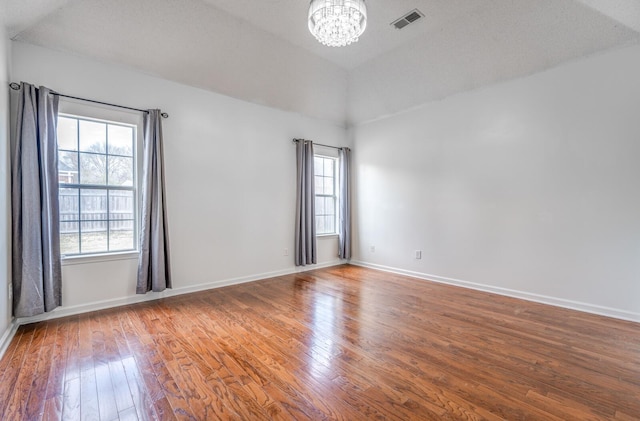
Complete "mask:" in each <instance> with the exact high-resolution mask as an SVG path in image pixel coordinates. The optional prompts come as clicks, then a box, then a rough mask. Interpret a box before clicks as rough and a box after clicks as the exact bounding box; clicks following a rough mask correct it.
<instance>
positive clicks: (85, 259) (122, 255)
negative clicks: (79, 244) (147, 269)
mask: <svg viewBox="0 0 640 421" xmlns="http://www.w3.org/2000/svg"><path fill="white" fill-rule="evenodd" d="M139 254H140V253H139V252H138V251H135V250H134V251H123V252H118V253H104V254H84V255H81V256H66V257H65V256H63V257H62V266H67V265H85V264H89V263H100V262H111V261H115V260H138V256H139Z"/></svg>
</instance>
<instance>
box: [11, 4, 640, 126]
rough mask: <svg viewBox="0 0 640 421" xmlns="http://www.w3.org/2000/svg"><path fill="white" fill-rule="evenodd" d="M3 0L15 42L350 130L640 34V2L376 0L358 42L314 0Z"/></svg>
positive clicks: (634, 40) (638, 39) (620, 43)
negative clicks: (320, 21)
mask: <svg viewBox="0 0 640 421" xmlns="http://www.w3.org/2000/svg"><path fill="white" fill-rule="evenodd" d="M0 1H2V5H3V8H4V15H5V24H6V25H7V27H8V29H9V33H10V35H11V36H12V37H13V38H14V39H15V40H18V41H23V42H28V43H33V44H37V45H41V46H44V47H48V48H52V49H57V50H62V51H68V52H73V53H75V54H82V55H87V56H90V57H94V58H96V59H98V60H102V61H109V62H115V63H119V64H123V65H126V66H130V67H134V68H137V69H139V70H142V71H144V72H146V73H151V74H154V75H158V76H160V77H164V78H167V79H171V80H175V81H178V82H182V83H185V84H188V85H192V86H197V87H201V88H205V89H209V90H212V91H215V92H219V93H222V94H226V95H229V96H233V97H236V98H240V99H243V100H247V101H252V102H256V103H261V104H265V105H269V106H273V107H277V108H281V109H285V110H289V111H294V112H299V113H302V114H306V115H310V116H313V117H319V118H324V119H329V120H332V121H335V122H337V123H340V124H357V123H360V122H363V121H367V120H371V119H374V118H378V117H380V116H384V115H388V114H393V113H396V112H399V111H402V110H404V109H407V108H410V107H414V106H417V105H419V104H422V103H425V102H428V101H432V100H437V99H441V98H444V97H446V96H448V95H451V94H454V93H457V92H462V91H465V90H471V89H476V88H479V87H481V86H485V85H488V84H491V83H495V82H499V81H502V80H507V79H512V78H516V77H521V76H525V75H528V74H531V73H535V72H537V71H541V70H544V69H547V68H549V67H553V66H555V65H558V64H560V63H562V62H565V61H568V60H573V59H576V58H579V57H582V56H586V55H590V54H594V53H596V52H598V51H602V50H606V49H610V48H615V47H618V46H623V45H628V44H631V43H637V42H640V33H639V31H640V0H393V1H389V0H367V5H368V9H369V23H368V26H367V31H366V32H365V34H364V35H363V36H362V37H361V39H360V41H359V42H358V43H356V44H353V45H351V46H349V47H346V48H330V47H324V46H322V45H321V44H319V43H318V42H317V41H316V40H315V39H314V38H313V37H312V36H311V35H310V34H309V32H308V30H307V24H306V15H307V7H308V2H307V1H306V0H260V1H256V0H180V1H178V0H109V1H104V0H0ZM414 8H418V9H420V10H421V11H422V12H423V13H424V14H425V15H426V16H425V18H423V19H421V20H419V21H418V22H416V23H415V24H413V25H410V26H408V27H407V28H405V29H403V30H396V29H394V28H393V27H392V26H390V23H391V22H392V21H394V20H395V19H396V18H398V17H400V16H401V15H403V14H404V13H406V12H408V11H410V10H412V9H414Z"/></svg>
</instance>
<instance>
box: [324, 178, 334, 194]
mask: <svg viewBox="0 0 640 421" xmlns="http://www.w3.org/2000/svg"><path fill="white" fill-rule="evenodd" d="M323 178H324V194H331V195H333V194H334V193H333V180H334V179H333V178H330V177H323Z"/></svg>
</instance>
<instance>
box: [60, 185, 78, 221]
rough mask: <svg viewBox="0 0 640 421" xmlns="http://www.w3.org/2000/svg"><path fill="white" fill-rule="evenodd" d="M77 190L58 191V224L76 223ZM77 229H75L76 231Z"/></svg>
mask: <svg viewBox="0 0 640 421" xmlns="http://www.w3.org/2000/svg"><path fill="white" fill-rule="evenodd" d="M78 194H79V192H78V189H60V191H59V192H58V202H59V204H58V209H59V210H60V222H62V221H78V220H79V219H80V215H79V213H78V212H79V209H80V208H79V206H78V205H79V203H80V198H79V196H78ZM77 230H78V229H77V228H76V231H77Z"/></svg>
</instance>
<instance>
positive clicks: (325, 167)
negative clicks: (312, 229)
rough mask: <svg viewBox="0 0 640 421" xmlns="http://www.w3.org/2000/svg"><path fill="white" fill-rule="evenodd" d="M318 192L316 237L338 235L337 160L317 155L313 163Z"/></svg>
mask: <svg viewBox="0 0 640 421" xmlns="http://www.w3.org/2000/svg"><path fill="white" fill-rule="evenodd" d="M313 167H314V173H315V180H314V183H315V192H316V235H329V234H335V233H336V204H337V196H336V158H332V157H328V156H322V155H316V156H315V157H314V162H313Z"/></svg>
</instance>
